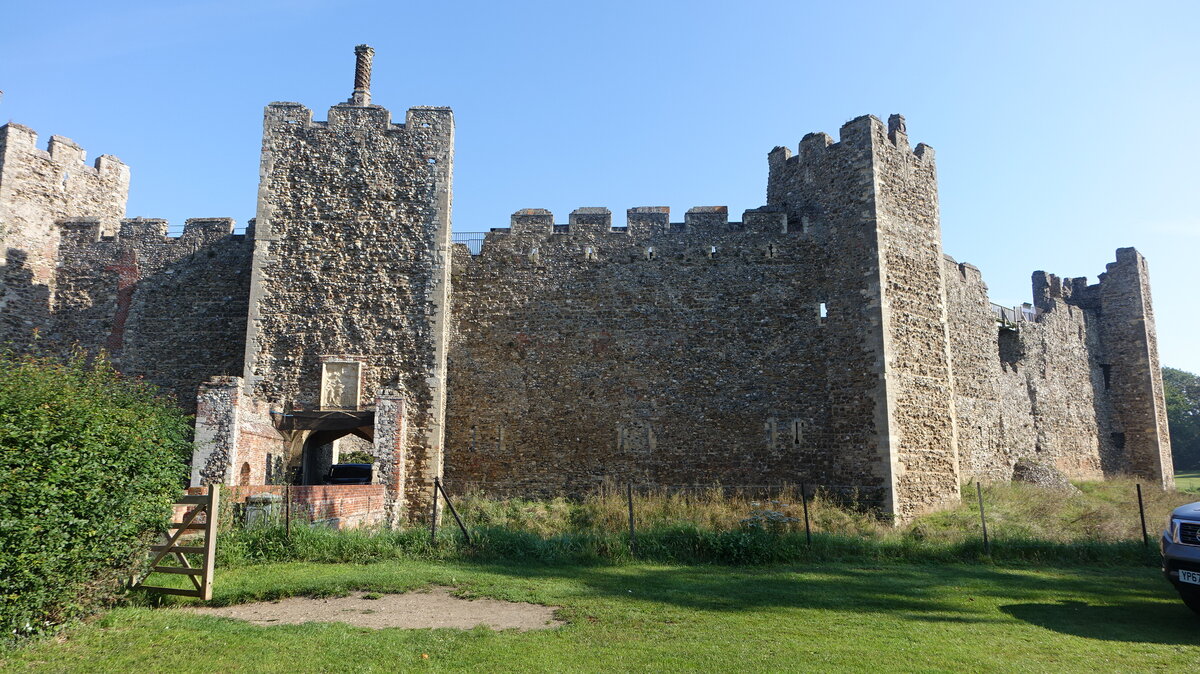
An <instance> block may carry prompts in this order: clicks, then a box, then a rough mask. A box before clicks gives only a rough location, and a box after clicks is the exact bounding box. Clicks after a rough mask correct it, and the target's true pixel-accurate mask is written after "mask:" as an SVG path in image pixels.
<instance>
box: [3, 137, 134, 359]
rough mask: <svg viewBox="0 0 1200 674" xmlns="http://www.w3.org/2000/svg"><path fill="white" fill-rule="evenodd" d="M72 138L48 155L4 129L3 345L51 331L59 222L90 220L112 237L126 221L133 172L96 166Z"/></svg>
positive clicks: (99, 162)
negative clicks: (51, 306) (121, 220)
mask: <svg viewBox="0 0 1200 674" xmlns="http://www.w3.org/2000/svg"><path fill="white" fill-rule="evenodd" d="M85 159H86V153H85V152H84V150H83V148H81V147H79V146H78V145H76V144H75V143H74V142H73V141H72V140H71V139H69V138H64V137H62V136H51V137H50V140H49V142H48V143H47V149H45V150H42V149H40V148H38V147H37V134H36V133H35V132H34V131H33V130H32V129H30V128H28V127H24V126H21V125H20V124H12V123H10V124H5V125H4V126H0V246H2V248H0V253H3V258H0V260H2V262H3V268H2V269H0V272H2V274H0V279H2V282H3V288H2V291H3V292H2V294H0V342H10V341H11V342H16V343H22V342H27V341H29V340H30V339H31V338H33V336H34V334H35V333H46V332H47V331H48V328H49V326H48V320H49V315H50V304H51V302H52V301H53V300H52V298H53V295H54V290H55V281H56V280H57V273H56V269H55V266H56V263H57V262H58V247H59V229H58V227H57V226H56V224H55V223H56V222H57V221H58V220H59V219H60V218H71V217H78V216H87V217H89V218H94V219H95V220H96V222H97V226H98V227H100V228H102V229H103V230H104V231H105V232H106V233H107V234H112V233H114V232H115V230H116V228H117V222H118V221H119V220H120V218H121V217H123V216H124V215H125V201H126V197H127V195H128V193H129V168H128V167H126V166H125V165H124V164H122V163H121V161H120V160H119V159H117V158H116V157H113V156H111V155H101V156H100V157H98V158H97V159H96V161H95V162H93V163H92V165H90V166H89V165H88V164H86V163H84V160H85Z"/></svg>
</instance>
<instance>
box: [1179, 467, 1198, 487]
mask: <svg viewBox="0 0 1200 674" xmlns="http://www.w3.org/2000/svg"><path fill="white" fill-rule="evenodd" d="M1175 488H1176V489H1178V490H1179V491H1191V492H1200V470H1191V471H1184V472H1182V473H1175Z"/></svg>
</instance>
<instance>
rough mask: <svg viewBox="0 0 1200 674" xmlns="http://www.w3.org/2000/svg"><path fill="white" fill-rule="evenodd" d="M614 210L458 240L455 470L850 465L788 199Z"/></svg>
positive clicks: (619, 471) (646, 474) (692, 479)
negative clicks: (739, 212)
mask: <svg viewBox="0 0 1200 674" xmlns="http://www.w3.org/2000/svg"><path fill="white" fill-rule="evenodd" d="M611 219H612V218H611V215H610V214H609V212H608V211H607V209H599V208H586V209H579V210H577V211H575V212H574V213H572V214H571V217H570V219H569V223H567V224H565V225H557V226H556V225H555V224H554V222H553V216H552V215H551V214H550V213H549V212H547V211H541V210H535V209H530V210H525V211H520V212H518V213H517V214H515V215H514V216H513V217H512V223H511V229H509V230H505V231H494V232H492V233H490V234H488V236H487V238H486V240H485V241H484V243H483V248H482V254H481V255H479V256H478V257H474V258H473V257H471V256H470V255H469V254H467V252H466V248H465V247H464V246H459V247H458V251H457V253H456V257H455V266H454V276H453V287H454V309H453V315H454V317H455V331H454V334H453V337H452V340H451V352H450V354H451V355H450V364H449V368H450V394H449V406H448V412H447V441H446V442H447V465H446V479H447V480H448V481H449V482H450V483H452V484H454V485H455V486H456V488H459V489H461V488H464V487H467V486H468V485H467V483H471V484H473V485H476V486H479V487H481V488H484V489H488V488H503V489H506V490H511V491H515V492H523V493H527V494H531V495H533V494H552V493H581V492H585V491H587V490H589V489H591V488H594V487H595V486H597V485H598V484H600V483H601V482H602V481H603V480H605V479H606V478H607V479H612V480H616V481H620V482H624V481H626V480H632V481H634V482H638V483H658V484H681V483H696V482H700V483H709V484H711V483H714V482H721V483H724V484H780V483H784V482H788V483H795V482H797V481H799V480H802V479H807V480H810V481H817V480H822V481H826V482H828V483H836V484H842V483H844V482H845V480H846V479H847V477H851V476H852V475H851V476H848V475H847V474H846V473H843V472H840V468H841V467H842V466H843V465H848V464H849V463H851V462H852V461H853V460H852V459H847V458H845V457H843V456H841V455H840V453H839V452H838V451H837V450H838V449H839V446H838V444H837V442H838V440H837V438H835V437H834V436H833V435H832V434H831V431H830V427H829V424H828V418H829V414H828V412H829V408H828V406H827V402H826V401H827V399H828V389H829V383H828V380H827V376H826V366H825V362H826V358H825V355H826V353H827V352H828V351H829V350H830V349H831V348H836V347H835V346H834V345H832V344H831V343H830V342H829V341H828V338H827V334H828V331H827V329H826V327H825V326H823V325H822V324H821V319H820V318H819V315H818V303H819V298H820V297H821V293H820V292H819V291H818V290H817V288H819V287H820V286H821V285H822V283H823V279H822V278H821V276H820V270H822V269H823V268H824V265H823V264H821V263H820V262H821V260H823V259H824V258H823V256H822V254H821V251H820V250H819V249H818V248H817V247H816V246H814V244H813V242H812V241H811V238H810V237H809V236H807V235H805V234H804V233H802V232H799V231H785V226H786V223H785V217H784V214H783V213H782V212H770V211H766V212H763V211H748V212H747V213H746V214H745V215H744V217H743V220H742V222H739V223H730V222H728V216H727V213H726V209H724V208H723V207H709V208H699V209H693V210H692V211H689V212H688V214H687V216H686V217H685V221H684V222H682V223H674V224H672V223H669V215H668V213H667V209H666V208H639V209H631V210H630V212H629V213H628V216H627V221H626V223H625V225H624V226H618V227H617V228H613V227H612V226H611V225H612V223H611ZM556 230H557V231H556ZM843 462H845V464H843Z"/></svg>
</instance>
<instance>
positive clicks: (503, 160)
mask: <svg viewBox="0 0 1200 674" xmlns="http://www.w3.org/2000/svg"><path fill="white" fill-rule="evenodd" d="M1197 26H1200V3H1197V2H1195V1H1194V0H1191V1H1179V2H1166V1H1162V2H1155V1H1146V2H1139V3H1130V2H1122V3H1117V2H1105V1H1092V2H1049V1H1043V2H997V3H976V2H970V3H968V2H963V3H951V2H909V3H905V2H895V1H894V0H892V1H889V2H862V1H860V2H855V3H847V2H802V1H799V0H791V1H780V2H741V3H733V2H728V1H727V0H726V1H723V2H704V1H699V2H697V1H692V2H678V3H675V2H670V3H668V2H652V1H649V0H643V1H641V2H628V3H626V2H605V3H583V2H564V1H562V0H559V1H557V2H545V3H525V2H452V1H440V2H396V1H394V0H393V1H392V2H321V1H317V0H289V1H287V2H254V1H253V0H246V1H196V2H186V1H184V2H175V1H170V2H163V1H162V0H159V1H157V2H104V3H98V2H86V3H76V2H54V3H34V2H20V3H16V2H14V3H9V6H7V7H5V10H4V20H3V22H2V23H0V89H3V90H4V92H5V94H4V98H3V100H2V101H0V119H4V120H12V121H17V122H20V123H22V124H25V125H27V126H30V127H33V128H34V129H35V130H37V131H38V132H39V133H40V134H41V135H42V139H43V140H44V139H45V138H48V137H49V136H50V135H51V134H61V135H64V136H68V137H71V138H73V139H75V140H76V141H77V142H79V143H80V144H82V145H83V146H84V147H85V148H86V149H87V150H88V151H89V156H90V157H95V156H96V155H99V154H105V153H108V154H115V155H117V156H119V157H120V158H121V159H122V160H124V161H126V162H127V163H128V164H130V165H131V167H132V170H133V188H132V192H131V195H130V201H129V215H130V216H139V215H140V216H146V217H163V218H168V219H170V220H171V221H172V224H173V225H176V226H179V225H182V222H183V220H184V219H185V218H188V217H201V216H232V217H234V218H236V219H237V220H239V222H242V223H244V221H245V220H246V219H248V218H250V217H252V216H253V214H254V204H255V193H256V187H257V179H258V152H259V141H260V138H261V114H262V107H263V105H264V104H266V103H268V102H270V101H276V100H284V101H299V102H302V103H304V104H306V105H308V106H309V107H311V108H313V109H314V111H315V112H316V116H317V118H318V119H324V117H325V110H326V109H327V108H328V107H329V106H330V105H333V104H335V103H337V102H339V101H342V100H344V99H345V98H347V97H348V96H349V94H350V90H351V88H352V83H353V82H352V70H353V54H352V49H353V46H354V45H355V44H358V43H368V44H371V45H372V46H374V47H375V49H376V57H375V72H374V81H373V94H374V99H375V102H376V103H379V104H381V105H384V106H386V107H389V108H390V109H391V110H392V111H393V115H394V116H395V117H396V118H402V117H403V111H404V110H405V108H407V107H409V106H412V105H449V106H451V107H453V108H454V112H455V118H456V121H457V157H456V165H455V203H454V216H453V217H454V227H455V230H456V231H460V232H461V231H479V230H486V229H487V228H489V227H497V226H504V225H506V224H507V222H508V214H509V213H511V212H512V211H514V210H516V209H518V208H525V207H542V208H549V209H551V210H553V211H554V213H555V214H556V215H557V216H558V218H559V219H560V221H561V222H565V221H566V217H567V214H568V213H569V212H570V211H571V210H572V209H574V208H576V207H579V206H608V207H609V208H610V209H612V210H613V211H614V213H616V214H618V216H617V217H618V219H619V218H620V217H621V215H620V214H622V213H623V212H624V210H625V209H626V208H628V207H630V206H641V205H667V206H670V207H671V209H672V211H673V213H674V214H675V216H676V217H677V218H679V219H682V214H683V211H684V210H686V209H687V208H689V207H691V206H695V205H715V204H725V205H728V206H729V207H730V209H731V210H732V211H733V212H734V213H735V214H736V213H740V212H741V211H742V209H745V208H751V207H755V206H758V205H761V203H762V202H763V201H764V198H765V194H764V193H765V184H766V154H767V152H768V151H769V150H770V149H771V148H772V147H773V146H775V145H790V146H793V147H794V146H795V144H796V143H797V142H798V141H799V139H800V137H801V136H803V135H804V134H805V133H807V132H809V131H827V132H829V133H831V134H833V135H834V136H836V133H837V129H838V127H839V126H840V125H841V124H842V123H843V122H845V121H847V120H849V119H851V118H853V117H856V116H858V115H861V114H865V113H872V114H875V115H878V116H880V117H886V115H888V114H889V113H893V112H899V113H902V114H904V115H905V116H906V117H907V118H908V129H909V135H910V137H911V138H912V139H913V142H925V143H927V144H929V145H932V146H933V147H934V148H936V150H937V157H938V170H939V177H940V185H941V208H942V230H943V237H944V241H945V249H946V252H948V253H949V254H951V255H953V256H954V257H955V258H957V259H958V260H959V261H968V262H972V263H974V264H975V265H977V266H979V267H980V268H981V269H982V270H983V273H984V278H985V280H986V281H987V282H988V284H989V286H990V289H991V295H992V299H993V300H994V301H996V302H1000V303H1005V304H1016V303H1019V302H1022V301H1027V300H1028V299H1029V297H1030V287H1029V275H1030V273H1031V272H1032V271H1033V270H1035V269H1044V270H1046V271H1050V272H1053V273H1057V274H1060V275H1064V276H1085V275H1086V276H1088V277H1089V278H1090V279H1091V281H1092V282H1094V281H1095V277H1096V275H1097V274H1098V273H1100V272H1102V271H1103V270H1104V265H1105V263H1107V262H1109V261H1111V260H1113V259H1114V250H1115V249H1116V248H1118V247H1122V246H1135V247H1137V248H1138V249H1139V250H1141V251H1142V252H1143V253H1144V254H1145V255H1146V256H1147V257H1148V258H1149V260H1150V265H1151V273H1152V280H1153V282H1154V300H1155V306H1156V311H1157V320H1158V333H1159V339H1160V352H1161V355H1162V361H1163V363H1164V364H1165V365H1171V366H1174V367H1180V368H1183V369H1187V370H1190V371H1192V372H1200V341H1198V340H1197V337H1196V336H1197V334H1198V333H1200V318H1198V316H1200V311H1198V310H1197V307H1196V304H1197V302H1196V299H1195V297H1196V289H1197V286H1198V284H1197V283H1196V271H1197V267H1198V266H1200V213H1198V211H1197V205H1196V196H1197V178H1198V175H1197V169H1196V166H1195V160H1196V158H1197V157H1200V132H1198V130H1197V126H1198V124H1200V122H1198V120H1197V119H1196V116H1197V111H1198V110H1200V39H1198V38H1197V37H1196V34H1195V30H1196V28H1197Z"/></svg>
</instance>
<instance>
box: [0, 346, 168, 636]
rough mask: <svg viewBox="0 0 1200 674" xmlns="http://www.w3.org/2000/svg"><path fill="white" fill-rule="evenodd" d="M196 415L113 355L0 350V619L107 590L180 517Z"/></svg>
mask: <svg viewBox="0 0 1200 674" xmlns="http://www.w3.org/2000/svg"><path fill="white" fill-rule="evenodd" d="M188 434H189V424H188V419H187V417H186V416H185V415H184V414H183V413H182V412H181V411H179V410H178V409H176V408H174V407H173V406H172V405H170V404H168V403H167V402H165V401H164V400H161V399H159V398H157V397H156V396H155V393H154V392H153V390H152V389H151V388H150V387H149V386H147V385H145V384H142V383H140V382H132V381H128V380H125V379H122V378H121V376H120V375H118V374H116V373H115V372H113V371H112V369H111V368H110V367H109V366H108V364H107V363H105V362H103V361H100V362H95V363H92V364H88V363H87V362H85V361H84V360H83V359H82V358H76V359H74V360H72V361H70V362H67V363H59V362H55V361H50V360H45V359H35V358H30V357H15V356H8V355H0V628H2V629H3V634H4V635H5V636H6V637H7V638H8V639H12V638H14V637H22V636H26V635H28V634H32V633H37V632H43V631H47V630H49V629H52V628H53V627H55V626H56V625H59V624H61V623H62V622H63V621H65V620H68V619H70V618H72V617H74V616H78V615H80V614H83V613H85V612H86V611H88V610H89V609H91V608H93V607H96V606H98V605H100V604H102V603H104V602H105V601H107V600H109V599H110V598H111V597H112V596H113V594H114V592H115V591H116V590H117V589H119V587H120V584H121V581H122V580H126V579H128V577H129V574H130V573H131V572H132V571H133V570H134V568H135V567H136V565H137V564H138V563H139V562H142V561H143V560H144V552H145V545H146V544H147V543H148V541H149V539H150V537H151V536H153V531H154V530H155V529H156V528H158V527H160V526H162V525H163V524H164V523H165V522H166V518H167V517H169V516H170V503H171V501H172V500H173V499H174V498H175V497H176V496H178V495H179V493H180V489H181V487H182V485H183V484H184V479H185V477H186V463H185V461H186V458H187V456H188V453H189V452H190V442H189V441H188Z"/></svg>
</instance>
